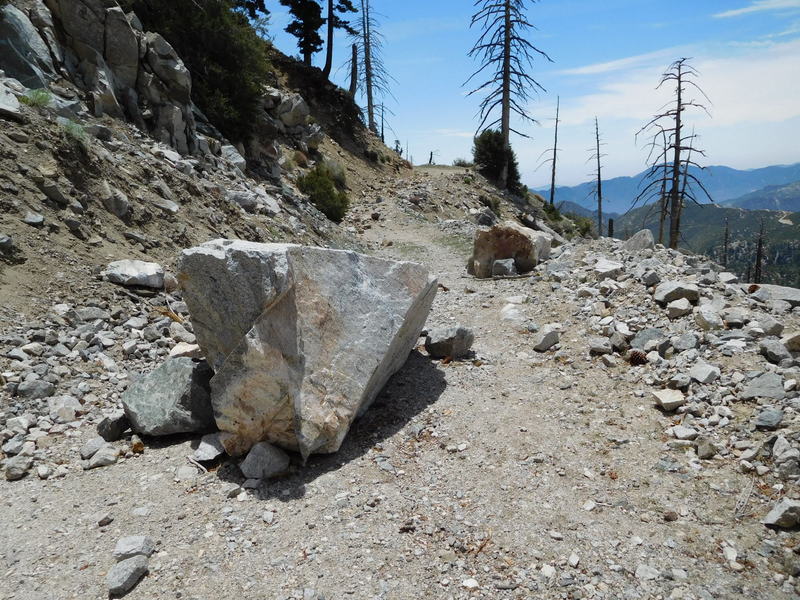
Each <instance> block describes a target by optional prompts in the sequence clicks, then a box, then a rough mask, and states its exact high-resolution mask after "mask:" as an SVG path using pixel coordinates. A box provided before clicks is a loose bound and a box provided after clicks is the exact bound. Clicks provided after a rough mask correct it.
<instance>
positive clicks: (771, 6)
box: [714, 0, 800, 19]
mask: <svg viewBox="0 0 800 600" xmlns="http://www.w3.org/2000/svg"><path fill="white" fill-rule="evenodd" d="M786 9H800V0H753V1H752V2H751V3H750V6H745V7H743V8H736V9H733V10H726V11H724V12H721V13H717V14H715V15H714V17H716V18H717V19H726V18H730V17H739V16H741V15H747V14H750V13H755V12H765V11H771V10H786Z"/></svg>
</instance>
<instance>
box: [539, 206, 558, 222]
mask: <svg viewBox="0 0 800 600" xmlns="http://www.w3.org/2000/svg"><path fill="white" fill-rule="evenodd" d="M542 210H544V214H546V215H547V218H548V219H550V220H551V221H560V220H561V219H562V217H561V213H560V212H559V210H558V208H557V207H555V206H553V205H552V204H550V203H549V202H545V203H544V206H543V207H542Z"/></svg>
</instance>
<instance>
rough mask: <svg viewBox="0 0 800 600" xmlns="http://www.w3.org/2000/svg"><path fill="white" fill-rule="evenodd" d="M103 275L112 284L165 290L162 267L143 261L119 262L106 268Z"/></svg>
mask: <svg viewBox="0 0 800 600" xmlns="http://www.w3.org/2000/svg"><path fill="white" fill-rule="evenodd" d="M103 275H105V276H106V278H107V279H108V280H109V281H110V282H111V283H116V284H118V285H124V286H141V287H147V288H153V289H157V290H160V289H163V287H164V269H163V268H162V267H161V265H159V264H157V263H152V262H145V261H142V260H117V261H114V262H112V263H109V265H108V266H107V267H106V269H105V271H103Z"/></svg>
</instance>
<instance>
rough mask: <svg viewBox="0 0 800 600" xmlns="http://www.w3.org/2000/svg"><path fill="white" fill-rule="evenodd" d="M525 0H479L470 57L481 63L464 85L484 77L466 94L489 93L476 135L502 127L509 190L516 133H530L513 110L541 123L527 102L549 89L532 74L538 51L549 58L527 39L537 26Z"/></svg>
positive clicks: (502, 184) (504, 171) (504, 172)
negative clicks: (514, 120)
mask: <svg viewBox="0 0 800 600" xmlns="http://www.w3.org/2000/svg"><path fill="white" fill-rule="evenodd" d="M525 1H526V0H475V4H474V6H475V7H476V12H475V13H474V14H473V15H472V21H471V22H470V28H471V27H474V26H476V25H477V26H479V27H480V28H481V29H482V33H481V35H480V36H479V37H478V41H477V42H475V45H474V46H473V47H472V49H471V50H470V51H469V54H468V56H470V57H471V58H478V59H479V60H480V62H481V66H480V68H479V69H478V70H477V71H475V72H474V73H473V74H472V75H470V77H469V79H467V81H466V82H464V85H467V84H468V83H469V82H470V81H472V80H473V79H475V78H476V77H480V79H481V83H480V85H478V87H476V88H474V89H472V90H471V91H470V92H469V93H468V94H467V95H468V96H471V95H473V94H475V93H477V92H481V93H485V96H484V98H483V100H481V103H480V105H479V111H478V116H479V118H480V124H479V125H478V127H477V129H476V136H477V134H478V133H480V132H481V131H482V130H483V129H492V128H494V127H497V126H499V127H500V133H501V134H502V137H503V147H504V149H505V152H504V153H503V157H502V160H503V167H502V169H501V172H500V178H499V179H500V180H499V184H500V187H501V188H506V187H507V185H508V160H509V156H510V155H511V152H510V150H511V143H510V134H511V132H512V131H513V132H514V133H516V134H518V135H521V136H523V137H529V136H527V135H525V134H523V133H520V132H519V131H517V130H516V129H513V128H512V127H511V114H512V113H513V114H515V115H517V116H518V117H519V118H520V119H521V120H522V121H528V122H536V121H535V119H533V118H532V117H531V116H530V115H529V114H528V111H527V106H526V105H527V104H528V102H529V101H530V100H531V99H532V98H531V94H532V93H537V92H538V91H540V90H541V91H544V88H543V87H542V86H541V85H540V84H539V83H538V82H537V81H536V80H535V79H534V78H533V77H531V76H530V75H529V74H528V72H527V69H526V67H527V66H532V65H533V57H534V55H535V54H538V55H540V56H542V57H544V58H545V59H547V60H548V61H549V60H550V57H549V56H547V54H545V53H544V52H542V51H541V50H539V49H538V48H536V47H535V46H534V45H533V44H531V43H530V42H529V41H528V40H527V37H528V33H527V32H528V31H529V30H530V29H532V28H533V25H531V23H530V22H528V20H527V18H526V17H525ZM533 1H534V2H535V0H533ZM551 62H552V61H551ZM498 107H499V108H500V116H499V117H498V118H496V119H493V120H492V115H493V114H494V111H495V110H496V109H497V108H498Z"/></svg>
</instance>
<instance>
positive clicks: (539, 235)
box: [467, 221, 552, 278]
mask: <svg viewBox="0 0 800 600" xmlns="http://www.w3.org/2000/svg"><path fill="white" fill-rule="evenodd" d="M551 243H552V240H551V237H550V236H549V235H547V234H546V233H544V232H541V231H533V230H532V229H528V228H527V227H523V226H521V225H517V224H516V223H514V222H513V221H506V222H504V223H501V224H499V225H495V226H494V227H491V228H489V229H478V230H477V231H476V232H475V240H474V248H473V251H472V256H471V257H470V259H469V262H468V263H467V272H468V273H469V274H470V275H474V276H475V277H478V278H487V277H491V276H492V267H493V265H494V262H495V261H496V260H504V259H509V258H510V259H513V260H514V267H515V268H516V271H517V273H528V272H530V271H532V270H533V269H534V267H536V265H538V264H539V261H542V260H545V259H547V258H548V257H549V256H550V246H551Z"/></svg>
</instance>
